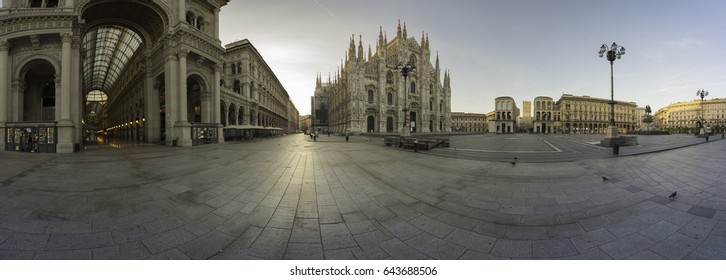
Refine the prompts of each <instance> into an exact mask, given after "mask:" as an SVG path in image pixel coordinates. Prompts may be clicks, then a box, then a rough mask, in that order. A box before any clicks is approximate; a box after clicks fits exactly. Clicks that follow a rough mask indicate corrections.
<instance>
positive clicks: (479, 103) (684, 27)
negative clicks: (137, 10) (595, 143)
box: [220, 0, 726, 115]
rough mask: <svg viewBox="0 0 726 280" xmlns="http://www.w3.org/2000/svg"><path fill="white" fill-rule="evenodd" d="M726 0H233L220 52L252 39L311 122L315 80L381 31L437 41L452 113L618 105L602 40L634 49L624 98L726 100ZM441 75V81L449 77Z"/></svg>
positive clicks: (621, 79)
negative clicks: (502, 106) (567, 100)
mask: <svg viewBox="0 0 726 280" xmlns="http://www.w3.org/2000/svg"><path fill="white" fill-rule="evenodd" d="M725 14H726V1H723V0H713V1H706V0H693V1H684V0H681V1H669V0H657V1H656V0H644V1H620V0H612V1H590V0H549V1H545V0H508V1H505V0H497V1H485V0H448V1H436V0H369V1H353V0H245V1H241V0H232V1H230V3H229V4H228V5H226V6H224V7H223V8H222V10H221V13H220V39H221V41H222V45H225V44H228V43H231V42H234V41H236V40H240V39H248V40H250V42H251V43H252V44H253V45H254V46H255V47H256V48H257V50H258V51H259V52H260V53H261V54H262V56H263V58H264V59H265V61H266V62H267V64H268V65H269V66H270V67H271V68H272V71H273V72H274V73H275V75H276V76H277V78H278V79H279V80H280V82H281V83H282V85H283V86H284V87H285V89H286V90H287V92H288V94H289V95H290V98H291V99H292V101H293V103H294V104H295V106H296V107H297V109H298V110H299V112H300V114H301V115H306V114H309V113H310V96H312V95H313V92H314V90H315V78H316V75H317V74H318V73H322V75H323V77H324V79H327V76H328V75H329V74H330V75H334V74H335V72H336V70H337V68H338V67H339V65H340V63H341V59H343V58H345V52H346V51H347V50H348V46H349V43H350V37H351V35H353V34H355V40H356V46H357V44H358V38H359V35H361V36H362V38H363V46H364V49H365V50H366V53H367V50H368V45H371V46H372V48H373V50H374V51H375V42H376V40H377V38H378V32H379V28H380V27H382V28H383V30H384V31H385V32H386V33H387V35H388V39H389V40H391V39H392V38H394V37H395V34H396V26H397V23H398V21H399V20H400V21H401V22H402V23H404V22H405V24H406V27H407V30H408V35H409V36H413V37H414V38H416V41H417V42H418V41H420V38H421V32H422V31H423V32H426V33H428V35H429V40H430V47H431V51H432V53H433V54H432V57H431V59H432V62H433V60H434V59H435V53H436V52H437V51H438V53H439V57H440V60H441V67H442V68H446V69H449V70H450V72H451V90H452V97H451V100H452V101H451V102H452V104H451V110H452V111H454V112H462V111H463V112H474V113H487V112H490V111H493V110H494V99H495V98H496V97H498V96H511V97H513V98H514V99H515V100H516V102H517V104H518V106H519V107H520V108H521V107H522V101H523V100H533V99H534V98H535V97H537V96H550V97H552V98H554V99H555V100H557V99H559V97H560V96H561V95H562V94H563V93H570V94H574V95H588V96H592V97H600V98H608V99H609V98H610V66H609V65H608V64H609V62H608V61H607V59H605V58H604V57H603V58H600V57H598V54H597V52H598V50H599V48H600V46H601V45H602V44H607V45H611V44H612V43H613V42H616V43H617V44H618V45H622V46H624V47H625V48H626V54H625V55H624V56H623V57H622V59H619V60H616V61H615V65H614V76H615V82H614V85H615V99H616V100H623V101H634V102H636V103H637V104H638V106H641V107H644V106H645V105H650V106H651V107H652V108H653V111H654V112H655V111H656V110H658V109H660V108H662V107H665V106H667V105H668V104H670V103H674V102H681V101H690V100H695V99H696V92H697V91H698V90H699V89H706V90H708V91H709V93H710V94H709V96H708V97H707V98H709V99H710V98H724V97H726V63H725V62H726V56H725V54H724V52H723V50H724V49H725V48H724V46H726V36H725V35H726V20H724V19H723V16H724V15H725ZM441 79H443V75H442V77H441Z"/></svg>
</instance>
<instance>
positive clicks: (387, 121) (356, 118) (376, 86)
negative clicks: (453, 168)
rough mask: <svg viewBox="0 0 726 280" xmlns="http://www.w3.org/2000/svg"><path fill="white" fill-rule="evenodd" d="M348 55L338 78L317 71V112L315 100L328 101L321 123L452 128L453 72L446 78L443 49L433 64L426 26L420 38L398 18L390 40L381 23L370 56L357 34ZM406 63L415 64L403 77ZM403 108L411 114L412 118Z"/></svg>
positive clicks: (352, 127) (362, 128)
mask: <svg viewBox="0 0 726 280" xmlns="http://www.w3.org/2000/svg"><path fill="white" fill-rule="evenodd" d="M346 56H347V57H346V60H345V61H344V62H342V63H341V66H340V69H339V71H338V72H337V73H336V74H335V76H334V77H333V78H328V81H327V82H325V83H324V82H323V81H322V78H321V77H320V76H318V77H317V81H316V88H315V96H313V98H312V99H313V100H312V101H313V107H314V108H313V112H315V111H316V110H315V109H316V108H315V106H316V101H315V100H316V99H323V100H325V101H326V102H317V104H326V107H327V110H324V111H326V113H327V114H328V116H325V117H326V119H327V123H326V125H327V127H324V128H321V129H329V130H330V131H332V132H338V133H396V132H400V130H401V129H403V128H404V127H405V128H406V129H410V130H411V132H413V133H430V132H450V131H451V85H450V74H449V72H448V71H447V70H444V78H443V82H442V81H441V68H440V67H439V56H438V53H437V54H436V62H435V64H434V65H432V64H431V50H430V48H429V39H428V35H426V34H424V33H423V32H422V34H421V41H420V43H419V42H417V41H416V39H415V38H414V37H408V35H407V32H406V25H405V23H404V26H403V28H401V24H400V23H399V24H398V28H397V33H396V37H395V38H394V39H393V40H391V41H388V39H387V36H386V35H384V32H383V30H382V28H381V30H380V32H379V34H378V41H377V42H376V51H375V53H372V51H371V47H370V45H369V47H368V55H367V56H366V55H365V54H364V52H363V42H362V37H361V38H359V41H358V49H357V52H356V47H355V35H354V36H353V37H352V38H351V39H350V47H349V49H348V52H347V55H346ZM407 65H408V66H409V67H410V65H413V66H414V69H413V71H410V73H406V74H407V77H404V76H403V75H402V71H401V69H402V68H403V67H406V66H407ZM318 111H319V112H321V110H318ZM404 112H408V114H409V119H408V123H406V122H407V120H406V113H404ZM313 114H315V113H313ZM313 117H321V116H313ZM318 128H320V127H318ZM314 129H317V128H314Z"/></svg>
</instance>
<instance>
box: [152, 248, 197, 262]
mask: <svg viewBox="0 0 726 280" xmlns="http://www.w3.org/2000/svg"><path fill="white" fill-rule="evenodd" d="M148 259H149V260H189V257H188V256H187V255H184V254H183V253H182V252H179V250H177V249H169V250H166V251H164V252H161V253H158V254H156V255H152V256H150V257H149V258H148Z"/></svg>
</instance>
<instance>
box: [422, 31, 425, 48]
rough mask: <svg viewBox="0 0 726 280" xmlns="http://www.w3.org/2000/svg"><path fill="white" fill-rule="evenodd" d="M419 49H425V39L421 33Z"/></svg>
mask: <svg viewBox="0 0 726 280" xmlns="http://www.w3.org/2000/svg"><path fill="white" fill-rule="evenodd" d="M421 49H424V50H425V49H426V37H424V32H423V31H421Z"/></svg>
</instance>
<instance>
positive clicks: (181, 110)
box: [175, 49, 192, 147]
mask: <svg viewBox="0 0 726 280" xmlns="http://www.w3.org/2000/svg"><path fill="white" fill-rule="evenodd" d="M178 55H179V78H178V79H179V80H178V81H177V82H178V85H177V87H178V89H177V93H178V94H177V99H178V100H177V102H178V103H177V104H178V106H176V108H177V111H178V112H177V125H176V128H175V130H176V132H177V137H179V139H178V140H179V141H178V142H177V144H178V145H180V146H183V147H186V146H191V145H192V131H191V125H190V124H189V117H188V115H189V112H188V111H189V108H187V55H189V50H186V49H181V50H179V54H178Z"/></svg>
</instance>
